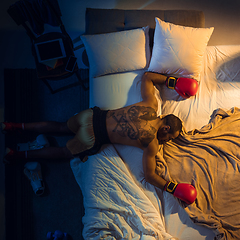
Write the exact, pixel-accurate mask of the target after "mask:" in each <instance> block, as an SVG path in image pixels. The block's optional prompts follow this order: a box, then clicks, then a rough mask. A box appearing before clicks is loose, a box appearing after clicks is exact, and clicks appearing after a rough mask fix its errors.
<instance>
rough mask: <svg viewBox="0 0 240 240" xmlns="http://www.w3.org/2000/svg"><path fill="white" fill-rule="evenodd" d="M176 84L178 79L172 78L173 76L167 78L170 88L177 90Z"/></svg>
mask: <svg viewBox="0 0 240 240" xmlns="http://www.w3.org/2000/svg"><path fill="white" fill-rule="evenodd" d="M176 83H177V78H175V77H171V76H169V77H167V80H166V84H167V87H168V88H170V89H175V85H176Z"/></svg>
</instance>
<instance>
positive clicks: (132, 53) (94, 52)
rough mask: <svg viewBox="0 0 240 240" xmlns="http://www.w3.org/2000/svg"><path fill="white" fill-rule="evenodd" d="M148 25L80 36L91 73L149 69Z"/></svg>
mask: <svg viewBox="0 0 240 240" xmlns="http://www.w3.org/2000/svg"><path fill="white" fill-rule="evenodd" d="M148 32H149V27H145V28H140V29H134V30H128V31H121V32H114V33H106V34H96V35H83V36H81V39H82V41H83V44H84V46H85V48H86V51H87V55H88V60H89V67H90V76H91V77H98V76H102V75H106V74H110V73H119V72H126V71H132V70H138V69H144V68H148V66H149V61H150V48H149V34H148Z"/></svg>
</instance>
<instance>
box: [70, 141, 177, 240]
mask: <svg viewBox="0 0 240 240" xmlns="http://www.w3.org/2000/svg"><path fill="white" fill-rule="evenodd" d="M71 168H72V170H73V173H74V176H75V178H76V181H77V183H78V184H79V186H80V188H81V190H82V194H83V196H84V208H85V215H84V217H83V219H82V222H83V224H84V229H83V233H82V234H83V237H84V239H136V240H137V239H141V240H155V239H172V240H173V239H175V238H173V237H172V236H171V235H169V234H168V233H166V231H165V226H164V222H163V219H162V215H161V214H160V211H159V209H158V207H156V205H155V204H153V202H155V201H156V197H155V196H152V193H151V192H149V193H148V192H147V190H146V189H145V188H144V187H143V186H142V185H141V184H140V183H139V182H138V181H137V180H136V179H135V178H134V177H133V175H132V174H131V173H130V171H129V169H128V167H127V165H126V164H124V163H123V161H122V159H121V158H120V157H119V155H118V153H117V151H116V150H115V148H114V146H113V145H105V146H104V147H103V149H102V151H101V152H100V153H99V154H96V155H94V156H90V157H89V159H88V160H87V161H86V162H85V163H82V162H81V161H80V160H79V159H78V158H75V159H73V160H71ZM151 198H152V199H151Z"/></svg>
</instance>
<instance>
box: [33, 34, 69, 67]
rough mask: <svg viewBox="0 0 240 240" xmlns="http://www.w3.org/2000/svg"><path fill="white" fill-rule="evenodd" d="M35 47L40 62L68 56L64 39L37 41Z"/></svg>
mask: <svg viewBox="0 0 240 240" xmlns="http://www.w3.org/2000/svg"><path fill="white" fill-rule="evenodd" d="M35 48H36V53H37V57H38V61H39V62H44V61H49V60H53V59H59V58H64V57H66V53H65V49H64V46H63V41H62V39H54V40H50V41H45V42H40V43H35Z"/></svg>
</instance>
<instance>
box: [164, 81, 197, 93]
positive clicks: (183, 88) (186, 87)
mask: <svg viewBox="0 0 240 240" xmlns="http://www.w3.org/2000/svg"><path fill="white" fill-rule="evenodd" d="M166 86H167V87H168V88H171V89H175V91H176V92H177V93H178V94H179V95H180V96H181V97H183V98H189V97H191V96H194V95H195V94H196V93H197V90H198V82H197V81H196V80H195V79H193V78H183V77H180V78H175V77H171V76H169V77H167V80H166Z"/></svg>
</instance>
